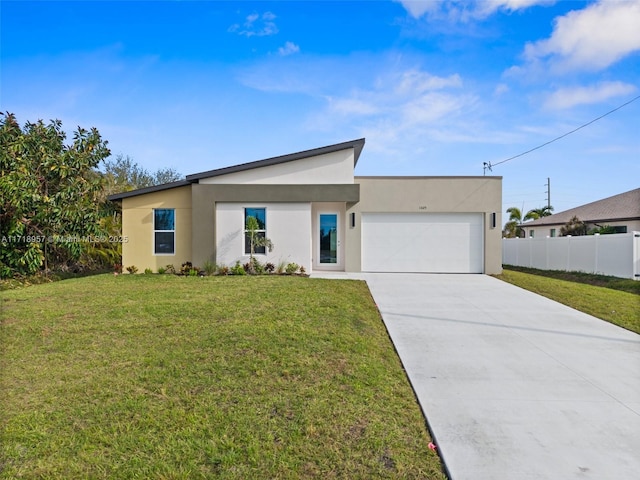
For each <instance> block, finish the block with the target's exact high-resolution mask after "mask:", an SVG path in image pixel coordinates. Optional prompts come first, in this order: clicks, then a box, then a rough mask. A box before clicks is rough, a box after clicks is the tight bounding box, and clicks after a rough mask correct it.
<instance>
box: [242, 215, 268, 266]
mask: <svg viewBox="0 0 640 480" xmlns="http://www.w3.org/2000/svg"><path fill="white" fill-rule="evenodd" d="M258 228H259V224H258V219H257V218H256V217H251V216H249V217H247V223H246V230H247V235H248V237H249V273H255V263H254V255H255V253H256V247H266V248H267V249H268V250H269V251H272V250H273V243H272V242H271V240H269V239H268V238H266V237H263V236H262V235H260V233H259V232H258Z"/></svg>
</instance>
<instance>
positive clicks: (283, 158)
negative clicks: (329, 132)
mask: <svg viewBox="0 0 640 480" xmlns="http://www.w3.org/2000/svg"><path fill="white" fill-rule="evenodd" d="M364 143H365V139H364V138H360V139H357V140H351V141H348V142H342V143H336V144H335V145H327V146H325V147H320V148H314V149H311V150H303V151H302V152H296V153H289V154H287V155H280V156H278V157H271V158H265V159H263V160H256V161H254V162H248V163H242V164H240V165H233V166H230V167H224V168H218V169H215V170H209V171H206V172H200V173H194V174H192V175H187V177H186V178H187V180H188V181H191V182H196V181H198V180H200V179H202V178H210V177H218V176H220V175H227V174H229V173H236V172H244V171H246V170H252V169H254V168H261V167H268V166H271V165H279V164H281V163H287V162H293V161H295V160H301V159H303V158H310V157H315V156H318V155H325V154H327V153H333V152H339V151H340V150H346V149H349V148H353V149H354V158H353V167H354V168H355V166H356V164H357V163H358V159H359V158H360V154H361V153H362V149H363V148H364Z"/></svg>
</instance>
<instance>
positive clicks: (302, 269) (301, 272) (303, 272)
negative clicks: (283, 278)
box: [300, 265, 307, 275]
mask: <svg viewBox="0 0 640 480" xmlns="http://www.w3.org/2000/svg"><path fill="white" fill-rule="evenodd" d="M305 273H307V271H306V270H305V269H304V267H303V266H302V265H300V275H304V274H305Z"/></svg>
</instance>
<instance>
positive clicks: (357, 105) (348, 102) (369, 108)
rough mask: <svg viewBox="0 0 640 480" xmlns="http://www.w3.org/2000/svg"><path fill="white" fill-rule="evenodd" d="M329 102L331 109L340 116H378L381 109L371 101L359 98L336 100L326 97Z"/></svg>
mask: <svg viewBox="0 0 640 480" xmlns="http://www.w3.org/2000/svg"><path fill="white" fill-rule="evenodd" d="M326 99H327V101H328V102H329V109H330V110H331V111H332V112H335V113H337V114H339V115H344V116H363V115H374V114H377V113H378V112H379V111H380V109H379V108H378V107H377V106H376V105H375V104H374V103H373V102H370V101H366V100H361V99H359V98H334V97H331V96H328V97H326Z"/></svg>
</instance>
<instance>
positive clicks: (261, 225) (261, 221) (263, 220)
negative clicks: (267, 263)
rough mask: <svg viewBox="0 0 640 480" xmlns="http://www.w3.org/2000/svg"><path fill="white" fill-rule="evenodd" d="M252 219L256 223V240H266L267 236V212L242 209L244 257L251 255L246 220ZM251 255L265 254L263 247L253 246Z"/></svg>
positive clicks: (261, 209)
mask: <svg viewBox="0 0 640 480" xmlns="http://www.w3.org/2000/svg"><path fill="white" fill-rule="evenodd" d="M249 217H254V218H255V219H256V220H257V221H258V229H257V230H256V236H257V237H258V238H266V236H267V211H266V208H245V209H244V227H245V230H244V253H245V255H249V254H251V236H250V234H249V231H248V230H247V229H246V228H247V218H249ZM253 253H254V254H258V255H264V254H266V253H267V250H266V247H265V246H255V245H254V248H253Z"/></svg>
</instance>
